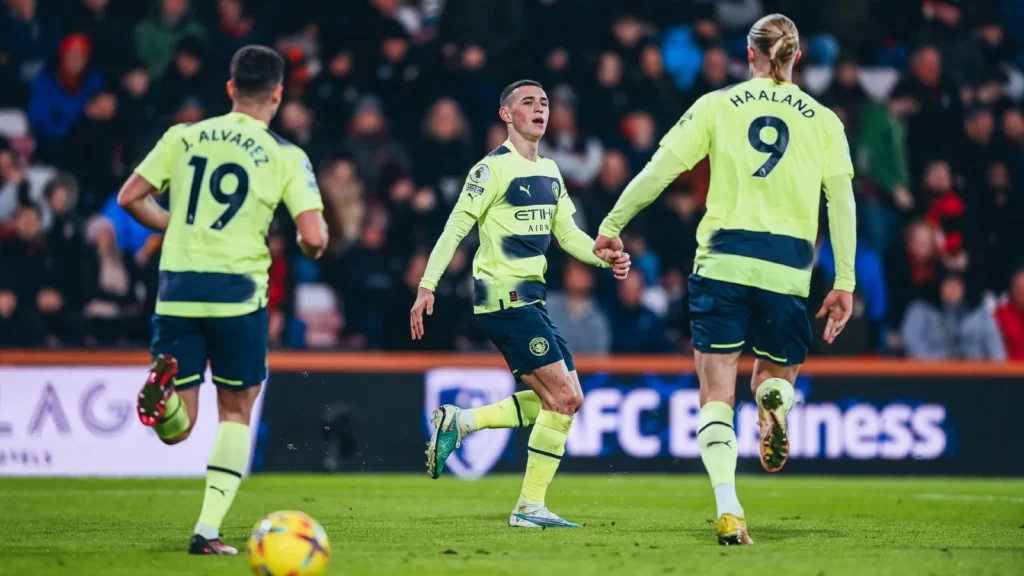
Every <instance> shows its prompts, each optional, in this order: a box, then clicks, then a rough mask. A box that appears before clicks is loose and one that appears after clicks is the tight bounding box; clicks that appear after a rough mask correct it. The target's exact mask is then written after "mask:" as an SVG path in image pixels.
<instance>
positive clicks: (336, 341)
mask: <svg viewBox="0 0 1024 576" xmlns="http://www.w3.org/2000/svg"><path fill="white" fill-rule="evenodd" d="M770 12H783V13H785V14H787V15H789V16H790V17H792V18H793V19H794V20H795V21H796V23H797V25H798V26H799V28H800V32H801V42H802V44H803V50H804V58H803V60H802V61H801V62H800V64H799V65H798V66H797V69H796V80H797V82H798V83H800V84H801V85H802V86H804V88H805V89H806V90H808V91H809V92H811V93H812V94H814V95H815V96H816V97H817V98H818V99H819V100H820V101H821V102H822V103H823V104H824V105H826V106H829V107H831V108H832V109H833V110H835V111H836V112H837V113H838V114H839V116H840V118H841V119H842V120H843V121H844V123H845V125H846V130H847V134H848V136H849V139H850V145H851V150H852V153H853V157H854V161H855V165H856V169H857V178H856V180H855V190H856V193H857V202H858V213H859V219H858V229H859V243H858V250H857V258H856V274H857V283H858V288H857V293H856V302H857V303H858V305H857V310H856V313H855V316H854V319H853V321H852V322H851V324H850V326H849V327H848V328H847V331H846V333H844V335H843V337H842V338H840V340H839V341H838V342H837V343H836V345H834V346H830V347H827V348H826V347H825V346H823V345H822V344H821V343H820V341H819V343H818V344H817V345H816V348H817V349H816V350H815V352H816V353H821V354H838V355H863V354H887V355H905V356H908V357H915V358H969V359H978V360H993V361H999V360H1005V359H1007V358H1011V359H1013V358H1015V359H1024V267H1022V266H1024V260H1022V257H1024V114H1022V107H1021V99H1022V96H1024V75H1022V73H1021V70H1022V68H1024V2H1020V1H1019V0H926V1H923V2H922V1H920V0H899V1H892V0H842V1H835V2H822V1H820V0H629V1H625V0H345V1H326V0H288V1H287V2H286V1H285V0H191V1H190V0H0V346H3V347H58V346H64V347H71V346H104V347H115V346H145V345H146V344H147V343H148V339H149V323H148V315H149V314H150V313H151V311H152V309H153V305H154V299H155V286H156V278H157V276H156V267H157V263H158V259H159V254H160V244H161V239H160V237H159V236H158V235H155V234H151V233H149V232H148V231H147V230H145V229H143V228H142V227H140V226H139V225H137V224H136V223H135V222H133V221H132V220H131V218H130V217H128V215H127V214H126V213H124V212H123V211H122V210H121V209H120V208H118V206H117V204H116V202H115V195H116V191H117V189H118V187H119V186H120V184H121V183H122V182H123V180H124V179H125V178H126V176H127V175H128V174H129V173H130V172H131V170H132V169H133V168H134V166H135V165H137V164H138V162H139V161H140V160H141V158H142V157H143V156H144V155H145V153H146V152H147V151H148V150H149V149H150V147H151V146H152V145H153V144H154V143H155V142H156V140H157V139H158V138H159V137H160V135H161V134H162V132H163V131H164V130H165V129H166V128H167V127H169V126H171V125H172V124H175V123H179V122H192V121H196V120H200V119H202V118H205V117H209V116H213V115H218V114H222V113H225V112H227V111H228V110H229V107H230V102H229V101H228V99H227V97H226V95H225V91H224V82H225V81H226V80H227V76H228V65H229V62H230V58H231V55H232V54H233V53H234V51H235V50H236V49H237V48H239V47H241V46H243V45H245V44H250V43H262V44H269V45H272V46H275V47H276V48H277V49H278V50H279V51H280V52H281V53H282V54H284V55H285V57H286V59H287V62H288V64H289V68H288V73H287V78H286V91H285V93H286V101H285V103H284V105H283V106H282V109H281V113H280V114H279V116H278V118H277V119H276V120H275V123H274V125H273V126H272V128H273V129H274V130H275V131H277V132H278V133H279V134H281V135H282V136H284V137H285V138H287V139H289V140H291V141H292V142H294V143H296V144H298V145H299V146H301V147H303V148H304V149H305V150H306V151H307V153H308V154H309V156H310V158H311V160H312V161H313V163H314V166H315V168H316V170H317V173H318V178H319V182H320V186H321V189H322V193H323V197H324V201H325V204H326V207H327V208H326V215H327V220H328V222H329V225H330V228H331V238H332V240H331V245H330V249H329V251H328V253H327V254H326V256H325V257H324V258H323V259H322V260H321V261H320V262H311V261H309V260H306V259H305V258H303V257H302V256H301V254H299V253H298V252H297V250H296V249H295V246H294V238H295V235H294V228H293V227H292V224H291V222H289V221H288V218H287V216H286V215H284V214H281V215H279V217H278V218H277V219H276V220H275V223H274V225H273V228H272V232H271V237H270V239H269V246H270V249H271V252H272V254H273V265H272V267H271V270H270V276H271V286H270V307H271V316H270V317H271V340H272V342H273V345H274V346H278V347H288V348H315V349H323V348H327V349H385V350H411V349H429V350H485V349H487V348H488V344H487V342H486V340H485V339H484V338H483V337H482V335H481V334H480V333H479V331H478V329H477V327H476V325H475V323H474V321H473V318H472V305H471V303H472V293H471V291H472V281H471V278H470V273H471V261H472V256H473V252H474V249H475V244H476V239H475V238H473V237H471V238H469V239H467V241H465V242H464V243H463V246H462V247H461V248H460V250H459V252H458V254H456V257H455V259H454V260H453V262H452V264H451V266H450V267H449V269H448V271H447V273H446V274H445V276H444V278H443V280H442V282H441V284H440V285H439V287H438V291H437V305H436V309H435V312H434V315H433V317H431V318H429V319H428V322H427V333H426V338H425V340H424V341H422V342H417V343H414V342H412V341H410V339H409V330H408V310H409V308H410V306H411V304H412V301H413V299H414V295H415V289H416V285H417V283H418V281H419V279H420V276H421V274H422V272H423V269H424V267H425V265H426V258H427V255H428V253H429V250H430V248H431V246H432V245H433V242H434V241H435V240H436V238H437V237H438V235H439V234H440V231H441V229H442V228H443V226H444V222H445V219H446V218H447V215H448V213H449V211H450V209H451V206H452V205H453V204H454V202H455V201H456V199H457V196H458V194H459V191H460V190H461V187H462V183H463V181H464V179H465V177H466V173H467V171H468V170H469V168H470V167H471V166H472V165H473V164H474V162H476V161H477V160H478V159H479V158H480V157H482V156H483V155H484V154H486V153H487V152H488V151H489V150H491V149H493V148H495V147H497V146H498V145H499V144H500V143H501V142H502V141H503V140H504V139H505V135H506V131H505V127H504V125H503V124H502V123H501V122H500V121H499V120H498V118H497V112H496V110H497V100H498V94H499V92H500V90H501V88H502V87H503V86H504V85H505V84H507V83H509V82H511V81H513V80H516V79H519V78H522V77H529V78H532V79H536V80H539V81H541V82H543V83H544V85H545V88H546V89H547V92H548V95H549V96H550V98H551V102H552V104H551V121H550V128H549V131H548V135H547V137H546V138H545V140H544V141H543V142H542V144H541V150H540V151H541V154H542V155H543V156H546V157H550V158H552V159H553V160H554V161H555V162H556V163H557V164H558V166H559V168H560V169H561V172H562V174H563V175H564V177H565V180H566V183H567V186H568V188H569V190H570V192H571V194H572V197H573V200H574V201H575V203H576V206H577V208H578V213H577V214H578V219H579V224H580V225H581V227H583V228H584V229H585V230H587V231H588V232H590V233H591V234H596V228H597V225H598V224H599V223H600V221H601V219H602V218H603V216H604V215H605V214H606V213H607V212H608V211H609V209H610V208H611V207H612V205H613V204H614V202H615V200H616V198H617V197H618V195H619V194H620V193H621V192H622V190H623V188H624V187H625V185H626V183H627V182H628V181H629V180H630V178H631V177H632V176H633V175H634V174H636V173H637V172H638V171H639V170H640V169H641V168H642V167H643V165H644V163H645V162H646V161H647V159H648V158H649V157H650V156H651V154H652V153H653V152H654V150H655V149H656V147H657V145H658V141H659V139H660V137H661V135H662V134H663V133H664V132H665V131H666V130H667V129H668V128H669V127H670V126H671V125H672V124H673V122H675V121H676V120H677V119H678V117H679V116H680V115H681V114H682V113H683V112H684V111H685V110H686V108H687V107H688V106H689V105H690V104H691V103H692V102H693V101H695V100H696V99H697V98H698V97H699V96H700V95H702V94H704V93H706V92H708V91H711V90H715V89H718V88H721V87H724V86H727V85H729V84H733V83H735V82H737V81H741V80H743V79H745V78H746V76H747V68H746V60H745V47H746V38H745V35H746V32H747V30H748V29H749V27H750V25H751V24H752V23H753V22H755V21H756V20H757V19H758V18H760V17H761V16H763V15H764V14H767V13H770ZM708 183H709V171H708V165H707V161H705V162H704V163H702V164H701V165H698V166H697V167H696V168H695V169H694V170H693V171H691V172H689V173H686V174H684V175H683V176H681V177H680V179H679V180H678V181H677V182H676V183H674V184H673V185H672V186H670V188H669V189H668V190H667V191H666V192H665V193H664V194H663V195H662V197H661V198H660V199H659V200H658V202H657V203H656V205H654V206H652V207H651V208H650V209H648V210H647V211H645V212H644V213H643V214H642V215H641V217H639V218H638V219H637V220H636V221H635V222H634V224H632V225H631V228H630V229H628V230H627V234H624V240H625V241H626V246H627V249H628V251H629V252H630V253H631V254H632V255H633V261H634V266H635V273H634V274H631V275H630V276H629V278H628V280H627V281H625V282H621V283H615V282H613V281H612V279H611V278H610V275H609V274H608V273H606V272H605V271H596V270H593V269H589V268H588V267H586V266H583V265H581V264H579V263H578V262H576V261H574V260H572V259H570V258H567V257H566V256H565V255H564V254H563V253H562V252H561V251H560V250H559V249H557V248H552V251H551V253H550V254H549V256H550V265H549V269H548V282H549V291H550V293H551V297H550V301H549V308H550V310H551V313H552V316H553V317H554V319H555V321H556V322H557V323H558V325H559V326H560V327H561V329H562V332H563V334H564V336H565V337H566V339H567V340H568V342H569V344H570V345H571V347H572V348H573V349H574V351H576V352H577V353H594V354H602V353H646V352H677V353H682V352H686V351H688V350H689V328H688V318H687V295H686V282H685V279H686V276H687V274H688V273H689V272H690V269H691V267H692V259H693V254H694V250H695V247H696V246H695V238H694V232H695V229H696V226H697V224H698V222H699V221H700V218H701V215H702V213H703V210H704V198H705V196H706V194H707V189H708ZM823 204H824V203H823ZM822 213H823V218H822V222H823V224H822V228H821V230H822V232H821V235H820V238H819V242H818V251H817V257H816V259H815V265H814V266H815V268H814V270H815V274H814V281H813V288H812V294H811V299H810V303H809V307H811V308H813V309H812V310H811V312H812V313H813V312H814V311H816V308H815V307H816V306H817V305H818V304H819V303H820V300H821V298H822V297H823V295H824V293H825V292H826V290H827V289H828V287H830V285H831V281H832V276H833V275H834V261H833V258H832V253H831V248H830V246H829V239H828V228H827V223H826V221H825V218H824V206H823V211H822ZM818 328H820V327H816V330H818Z"/></svg>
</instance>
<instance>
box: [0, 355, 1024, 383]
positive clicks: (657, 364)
mask: <svg viewBox="0 0 1024 576" xmlns="http://www.w3.org/2000/svg"><path fill="white" fill-rule="evenodd" d="M149 361H150V356H149V353H148V352H145V351H107V350H104V351H85V350H60V351H51V350H0V366H132V365H139V366H144V365H146V364H148V363H149ZM751 366H753V359H752V358H750V359H748V358H745V359H743V361H741V364H740V368H741V370H743V371H745V372H749V371H750V369H751ZM270 367H271V369H274V370H289V371H314V372H422V371H424V370H429V369H431V368H440V367H445V368H458V367H466V368H504V367H505V362H504V360H503V359H502V358H501V356H498V355H496V354H400V353H390V352H365V353H359V352H284V351H280V352H278V351H275V352H271V353H270ZM576 367H577V369H579V370H580V371H583V372H591V373H593V372H613V373H621V374H638V373H646V374H672V373H685V372H692V371H693V359H692V358H690V357H687V356H604V357H597V356H592V357H587V356H579V357H576ZM803 373H806V374H818V375H823V376H920V377H935V376H959V377H978V378H993V377H1003V378H1007V377H1011V378H1012V377H1019V378H1022V379H1024V362H1016V363H1008V364H992V363H982V362H919V361H908V360H899V359H890V358H811V359H809V360H808V361H807V364H806V365H804V369H803Z"/></svg>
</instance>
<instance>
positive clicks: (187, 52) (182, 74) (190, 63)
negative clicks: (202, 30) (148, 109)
mask: <svg viewBox="0 0 1024 576" xmlns="http://www.w3.org/2000/svg"><path fill="white" fill-rule="evenodd" d="M213 77H214V76H213V74H212V72H211V71H210V69H209V66H207V62H206V48H204V46H203V43H202V41H200V40H199V38H198V37H196V36H187V37H185V38H183V39H182V41H181V42H180V43H179V44H178V46H177V48H175V50H174V57H173V58H172V60H171V64H170V66H168V67H167V71H166V72H165V73H164V75H163V77H162V78H161V79H160V100H159V102H158V104H157V112H158V113H159V114H162V115H168V116H175V115H176V114H178V113H179V112H180V111H181V110H182V109H184V108H192V107H194V108H198V109H199V110H200V114H201V116H202V117H206V116H212V115H214V114H216V113H220V112H227V110H216V109H215V105H216V102H217V101H218V98H217V97H216V95H215V93H214V92H215V90H216V91H217V92H223V90H224V87H223V86H217V87H216V88H215V87H214V82H212V78H213ZM217 89H219V90H217Z"/></svg>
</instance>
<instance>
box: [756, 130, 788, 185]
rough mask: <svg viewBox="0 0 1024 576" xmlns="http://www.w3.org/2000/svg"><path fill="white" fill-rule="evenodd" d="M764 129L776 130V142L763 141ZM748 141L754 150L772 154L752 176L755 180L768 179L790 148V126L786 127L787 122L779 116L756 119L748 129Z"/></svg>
mask: <svg viewBox="0 0 1024 576" xmlns="http://www.w3.org/2000/svg"><path fill="white" fill-rule="evenodd" d="M764 128H774V129H775V134H776V136H775V141H774V142H772V143H768V142H765V141H764V140H762V139H761V130H762V129H764ZM747 140H749V141H750V145H751V146H753V147H754V150H757V151H758V152H762V153H764V154H771V156H769V157H768V159H767V160H765V162H764V164H761V167H760V168H758V169H757V171H756V172H754V173H753V174H752V176H753V177H754V178H766V177H767V176H768V175H769V174H771V173H772V170H774V169H775V165H776V164H778V163H779V160H782V155H783V154H785V153H786V148H787V147H788V146H789V126H786V122H785V121H783V119H782V118H779V117H777V116H760V117H758V118H754V121H753V122H751V123H750V128H748V129H747Z"/></svg>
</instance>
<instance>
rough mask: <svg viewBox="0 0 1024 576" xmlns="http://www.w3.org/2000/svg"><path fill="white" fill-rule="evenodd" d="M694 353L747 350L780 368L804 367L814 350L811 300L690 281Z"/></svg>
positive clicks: (704, 280) (693, 276)
mask: <svg viewBox="0 0 1024 576" xmlns="http://www.w3.org/2000/svg"><path fill="white" fill-rule="evenodd" d="M689 288H690V329H691V331H692V332H693V347H694V348H696V349H697V350H700V351H701V352H706V353H712V354H728V353H731V352H738V351H740V350H744V349H749V350H751V351H752V352H753V353H754V354H755V355H756V356H758V357H759V358H764V359H765V360H769V361H771V362H773V363H775V364H778V365H780V366H792V365H794V364H803V362H804V360H806V359H807V350H808V349H809V348H810V346H811V319H810V318H809V317H808V316H807V300H806V299H805V298H801V297H799V296H791V295H788V294H779V293H777V292H771V291H768V290H762V289H760V288H753V287H750V286H743V285H742V284H733V283H732V282H722V281H721V280H712V279H711V278H704V277H702V276H698V275H696V274H691V275H690V280H689Z"/></svg>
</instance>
